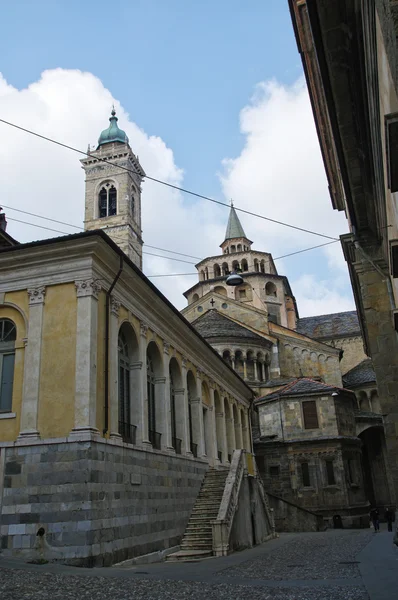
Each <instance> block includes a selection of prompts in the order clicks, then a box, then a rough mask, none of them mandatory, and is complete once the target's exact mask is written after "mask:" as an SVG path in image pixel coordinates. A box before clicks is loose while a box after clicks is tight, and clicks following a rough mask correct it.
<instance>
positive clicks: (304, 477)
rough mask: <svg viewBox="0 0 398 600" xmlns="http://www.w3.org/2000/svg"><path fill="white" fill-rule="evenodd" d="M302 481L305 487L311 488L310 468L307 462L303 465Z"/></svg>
mask: <svg viewBox="0 0 398 600" xmlns="http://www.w3.org/2000/svg"><path fill="white" fill-rule="evenodd" d="M301 481H302V483H303V487H310V486H311V479H310V467H309V464H308V463H307V462H303V463H301Z"/></svg>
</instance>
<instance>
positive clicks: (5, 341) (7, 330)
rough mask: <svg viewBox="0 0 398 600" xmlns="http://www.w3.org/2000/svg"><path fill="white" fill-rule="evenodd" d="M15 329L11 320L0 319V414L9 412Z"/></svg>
mask: <svg viewBox="0 0 398 600" xmlns="http://www.w3.org/2000/svg"><path fill="white" fill-rule="evenodd" d="M16 339H17V327H16V325H15V323H14V321H11V319H0V412H11V409H12V391H13V387H14V366H15V341H16Z"/></svg>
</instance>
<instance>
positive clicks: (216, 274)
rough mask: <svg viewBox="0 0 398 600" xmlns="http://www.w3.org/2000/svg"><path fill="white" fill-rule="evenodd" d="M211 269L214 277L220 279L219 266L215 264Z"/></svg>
mask: <svg viewBox="0 0 398 600" xmlns="http://www.w3.org/2000/svg"><path fill="white" fill-rule="evenodd" d="M213 269H214V277H221V269H220V265H217V264H215V265H214V267H213Z"/></svg>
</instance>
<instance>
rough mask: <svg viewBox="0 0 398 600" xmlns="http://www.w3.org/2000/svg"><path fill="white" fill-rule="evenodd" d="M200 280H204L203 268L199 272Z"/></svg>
mask: <svg viewBox="0 0 398 600" xmlns="http://www.w3.org/2000/svg"><path fill="white" fill-rule="evenodd" d="M200 280H201V281H204V280H205V272H204V271H203V270H202V271H201V272H200Z"/></svg>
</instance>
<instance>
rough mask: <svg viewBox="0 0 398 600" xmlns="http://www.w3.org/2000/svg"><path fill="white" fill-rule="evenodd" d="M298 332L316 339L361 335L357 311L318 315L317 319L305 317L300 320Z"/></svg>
mask: <svg viewBox="0 0 398 600" xmlns="http://www.w3.org/2000/svg"><path fill="white" fill-rule="evenodd" d="M297 331H298V332H299V333H303V334H304V335H308V337H312V338H315V339H317V338H321V339H325V338H335V337H345V336H350V335H352V336H360V335H361V330H360V327H359V321H358V315H357V311H356V310H349V311H347V312H340V313H332V314H329V315H318V316H316V317H304V318H302V319H299V321H298V323H297Z"/></svg>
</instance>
